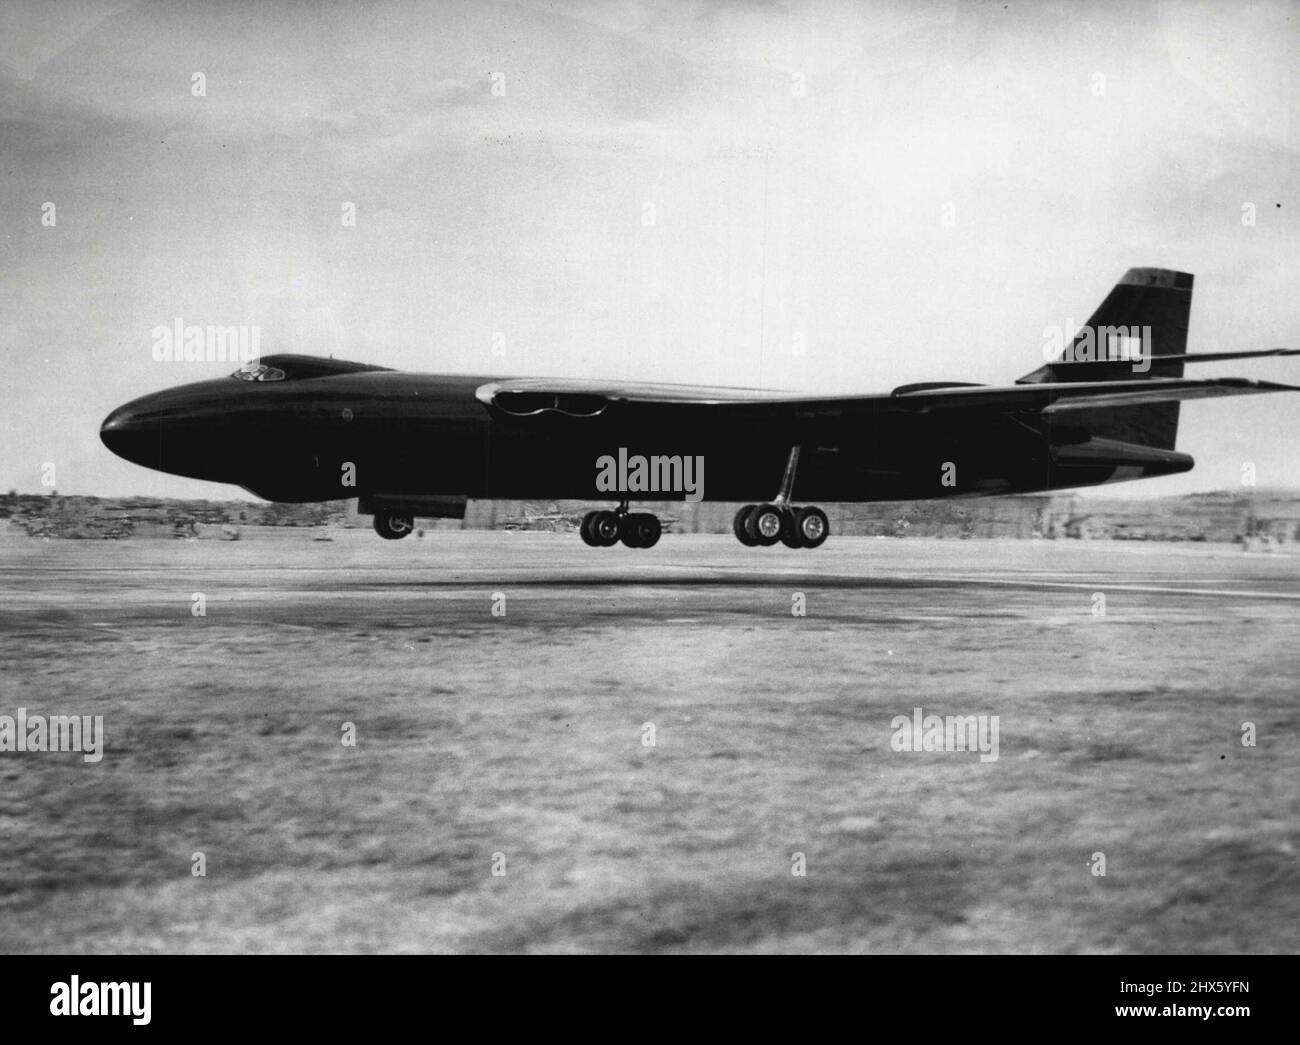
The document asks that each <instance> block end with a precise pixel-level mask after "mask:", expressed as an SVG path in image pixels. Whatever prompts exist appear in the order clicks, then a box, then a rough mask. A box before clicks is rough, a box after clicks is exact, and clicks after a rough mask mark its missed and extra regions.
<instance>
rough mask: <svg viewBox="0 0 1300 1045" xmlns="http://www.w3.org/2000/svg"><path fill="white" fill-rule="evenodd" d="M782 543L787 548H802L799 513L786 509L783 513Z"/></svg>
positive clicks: (795, 510)
mask: <svg viewBox="0 0 1300 1045" xmlns="http://www.w3.org/2000/svg"><path fill="white" fill-rule="evenodd" d="M781 543H782V544H784V545H785V546H786V547H787V548H802V547H803V546H804V543H803V537H802V536H800V534H799V511H798V509H795V508H786V509H785V510H784V511H783V512H782V513H781Z"/></svg>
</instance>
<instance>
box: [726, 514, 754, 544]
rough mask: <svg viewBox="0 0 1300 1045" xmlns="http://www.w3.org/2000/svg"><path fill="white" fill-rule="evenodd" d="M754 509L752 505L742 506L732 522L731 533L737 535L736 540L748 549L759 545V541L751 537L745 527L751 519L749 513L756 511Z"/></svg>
mask: <svg viewBox="0 0 1300 1045" xmlns="http://www.w3.org/2000/svg"><path fill="white" fill-rule="evenodd" d="M754 507H755V506H754V505H752V504H746V505H742V506H741V507H740V508H738V509H737V510H736V517H735V518H734V519H733V520H732V521H731V532H732V533H734V534H735V535H736V540H738V541H739V542H740V543H741V544H743V545H744V546H745V547H746V548H753V547H754V546H755V545H756V544H758V541H755V540H753V539H752V538H751V537H750V536H749V530H748V529H747V528H746V526H745V523H746V522H747V521H748V519H749V513H750V512H752V511H753V510H754Z"/></svg>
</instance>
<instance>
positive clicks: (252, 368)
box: [230, 354, 389, 381]
mask: <svg viewBox="0 0 1300 1045" xmlns="http://www.w3.org/2000/svg"><path fill="white" fill-rule="evenodd" d="M388 369H389V368H388V367H386V366H371V365H370V364H369V363H352V362H349V361H348V360H346V359H321V358H319V357H318V356H299V355H292V354H280V355H274V356H262V357H260V358H258V359H253V360H250V361H249V362H247V363H245V364H244V365H243V366H241V367H240V368H239V369H238V370H236V371H235V372H234V373H233V374H231V375H230V376H231V377H233V378H234V379H235V380H237V381H306V380H309V379H311V378H316V377H334V376H336V375H338V374H359V373H363V372H365V371H369V370H388Z"/></svg>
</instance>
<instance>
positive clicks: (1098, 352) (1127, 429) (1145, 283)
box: [1017, 268, 1192, 450]
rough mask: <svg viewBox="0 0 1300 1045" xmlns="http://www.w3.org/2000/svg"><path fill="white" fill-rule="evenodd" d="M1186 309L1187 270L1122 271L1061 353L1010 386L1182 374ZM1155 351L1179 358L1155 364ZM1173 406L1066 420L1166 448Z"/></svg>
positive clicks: (1173, 425) (1174, 426) (1174, 430)
mask: <svg viewBox="0 0 1300 1045" xmlns="http://www.w3.org/2000/svg"><path fill="white" fill-rule="evenodd" d="M1191 307H1192V275H1191V273H1188V272H1174V271H1172V270H1170V269H1155V268H1138V269H1129V270H1128V271H1127V272H1126V273H1124V278H1123V279H1121V280H1120V281H1119V282H1118V283H1116V284H1115V286H1114V288H1113V289H1112V290H1111V292H1110V293H1109V294H1107V295H1106V300H1105V301H1103V302H1102V303H1101V307H1099V308H1098V309H1097V311H1096V312H1094V313H1093V314H1092V317H1091V318H1090V319H1089V320H1088V323H1087V325H1086V326H1085V327H1083V328H1081V329H1080V330H1079V331H1078V333H1077V334H1075V335H1074V337H1073V339H1072V340H1071V341H1070V343H1069V344H1068V345H1065V346H1064V350H1063V351H1062V353H1061V355H1060V357H1059V358H1058V359H1056V360H1054V361H1053V362H1050V363H1047V364H1045V365H1043V366H1041V367H1039V368H1038V369H1037V370H1035V371H1033V372H1032V373H1030V374H1026V375H1025V376H1024V377H1022V378H1020V380H1019V381H1018V382H1017V383H1018V384H1043V383H1055V382H1069V381H1118V380H1133V381H1141V380H1144V379H1146V378H1149V377H1182V376H1183V360H1182V358H1181V357H1182V356H1183V355H1184V354H1185V352H1186V350H1187V320H1188V316H1189V314H1190V312H1191ZM1162 356H1175V357H1179V358H1176V359H1170V360H1167V361H1166V362H1163V363H1162V362H1161V361H1160V360H1161V357H1162ZM1178 406H1179V404H1178V403H1177V402H1171V403H1148V404H1145V405H1143V406H1132V407H1110V408H1100V407H1099V408H1098V409H1096V410H1080V411H1076V412H1075V413H1074V416H1073V417H1072V418H1071V423H1072V425H1073V424H1078V425H1079V427H1081V428H1084V429H1086V430H1087V431H1088V432H1089V433H1091V434H1092V435H1094V436H1099V437H1102V438H1105V439H1119V440H1121V441H1123V442H1126V443H1138V444H1140V445H1142V446H1151V447H1158V448H1160V449H1165V450H1172V449H1173V448H1174V441H1175V440H1176V438H1177V436H1178Z"/></svg>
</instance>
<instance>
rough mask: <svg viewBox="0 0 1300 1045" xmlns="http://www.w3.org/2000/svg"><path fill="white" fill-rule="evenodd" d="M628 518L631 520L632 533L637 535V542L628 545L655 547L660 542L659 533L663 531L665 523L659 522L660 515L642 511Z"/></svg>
mask: <svg viewBox="0 0 1300 1045" xmlns="http://www.w3.org/2000/svg"><path fill="white" fill-rule="evenodd" d="M628 519H629V520H630V521H631V529H632V533H633V534H635V536H636V544H635V545H628V547H637V548H653V547H654V546H655V545H656V544H658V543H659V535H660V534H662V533H663V525H662V524H661V523H660V522H659V516H657V515H651V514H650V513H649V512H640V513H638V514H636V515H629V516H628ZM625 543H626V539H625Z"/></svg>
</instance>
